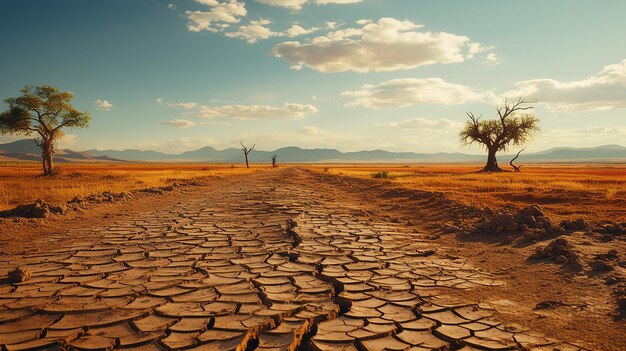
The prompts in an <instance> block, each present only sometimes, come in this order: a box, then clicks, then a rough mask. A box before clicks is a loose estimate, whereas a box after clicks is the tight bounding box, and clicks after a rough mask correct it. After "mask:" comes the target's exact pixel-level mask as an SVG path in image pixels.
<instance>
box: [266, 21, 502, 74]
mask: <svg viewBox="0 0 626 351" xmlns="http://www.w3.org/2000/svg"><path fill="white" fill-rule="evenodd" d="M357 24H358V25H359V26H360V27H357V28H344V29H338V30H335V31H331V32H329V33H327V34H326V35H322V36H318V37H315V38H312V39H310V40H307V41H304V42H299V41H290V42H284V43H281V44H278V45H277V46H276V47H274V49H273V50H272V54H273V55H274V56H276V57H280V58H282V59H284V60H285V61H286V62H288V63H290V64H292V67H293V68H295V69H301V68H303V67H308V68H310V69H312V70H315V71H319V72H324V73H334V72H345V71H354V72H361V73H366V72H370V71H376V72H380V71H395V70H401V69H411V68H415V67H418V66H424V65H432V64H445V63H455V62H463V61H465V60H466V59H470V58H474V57H475V56H477V55H479V54H481V53H483V52H485V51H488V50H491V49H492V48H493V47H485V46H483V45H481V44H480V43H475V42H472V41H471V40H470V38H468V37H466V36H464V35H456V34H451V33H446V32H430V31H424V30H423V27H424V26H422V25H420V24H417V23H414V22H411V21H408V20H404V21H401V20H397V19H395V18H381V19H379V20H378V21H372V20H360V21H358V22H357ZM489 60H491V61H494V60H496V57H495V56H493V55H492V56H491V58H490V59H489Z"/></svg>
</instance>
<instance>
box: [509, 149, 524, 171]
mask: <svg viewBox="0 0 626 351" xmlns="http://www.w3.org/2000/svg"><path fill="white" fill-rule="evenodd" d="M524 150H526V148H523V149H521V150H520V151H518V152H517V155H515V157H513V158H512V159H511V161H509V164H510V165H511V167H513V169H514V170H515V172H519V171H520V169H521V168H522V166H516V165H514V164H513V161H515V160H517V158H518V157H519V154H521V153H522V151H524Z"/></svg>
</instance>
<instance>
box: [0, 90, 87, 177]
mask: <svg viewBox="0 0 626 351" xmlns="http://www.w3.org/2000/svg"><path fill="white" fill-rule="evenodd" d="M20 92H21V93H22V95H21V96H19V97H16V98H8V99H5V100H4V102H5V103H6V104H7V105H9V109H8V110H7V111H4V112H2V113H0V134H21V135H27V136H30V135H32V134H33V133H36V134H37V135H38V136H37V138H36V139H35V141H36V143H37V145H38V146H39V147H40V148H41V160H42V166H43V173H44V175H48V176H49V175H52V174H53V168H52V155H53V154H54V143H55V141H56V140H58V139H59V138H61V137H62V136H63V128H64V127H74V128H84V127H87V126H88V125H89V121H90V119H91V117H90V116H89V113H87V112H80V111H78V110H77V109H76V108H75V107H74V106H72V104H71V101H72V98H73V97H74V94H72V93H69V92H62V91H60V90H59V89H57V88H55V87H51V86H49V85H44V86H39V87H31V86H28V85H27V86H25V87H24V88H23V89H22V90H20Z"/></svg>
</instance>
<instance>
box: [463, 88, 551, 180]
mask: <svg viewBox="0 0 626 351" xmlns="http://www.w3.org/2000/svg"><path fill="white" fill-rule="evenodd" d="M532 108H533V106H529V104H528V103H526V102H525V101H524V99H522V98H520V99H519V100H518V101H517V102H516V103H514V104H509V103H508V101H506V100H505V101H504V106H501V107H498V108H497V110H496V111H497V112H498V118H497V119H490V120H480V119H481V117H482V115H481V116H479V117H475V116H474V115H473V114H472V113H471V112H468V113H467V116H468V117H469V119H470V120H469V121H467V122H466V123H465V126H464V127H463V129H462V130H461V132H460V133H459V136H460V137H461V142H463V143H464V144H466V145H471V144H474V143H478V144H480V145H482V146H483V147H484V148H485V149H487V164H486V165H485V167H484V168H483V172H501V171H502V169H500V167H499V166H498V161H497V160H496V153H497V152H498V151H506V150H507V148H508V147H509V146H519V145H523V144H525V143H526V142H527V141H528V140H529V139H530V138H531V137H532V136H533V135H534V134H535V133H536V132H537V131H539V120H538V119H537V118H536V117H535V116H534V115H532V114H529V113H524V114H523V115H521V116H520V115H518V114H519V113H520V112H522V111H528V110H531V109H532Z"/></svg>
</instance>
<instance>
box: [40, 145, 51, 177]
mask: <svg viewBox="0 0 626 351" xmlns="http://www.w3.org/2000/svg"><path fill="white" fill-rule="evenodd" d="M53 143H54V141H52V140H42V141H41V144H40V145H39V146H40V147H41V162H42V166H43V174H44V175H46V176H51V175H52V174H53V171H52V154H53V153H54V149H53V147H54V146H53Z"/></svg>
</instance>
